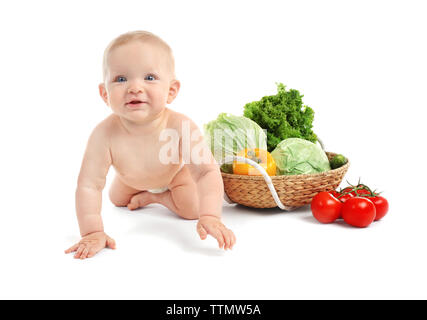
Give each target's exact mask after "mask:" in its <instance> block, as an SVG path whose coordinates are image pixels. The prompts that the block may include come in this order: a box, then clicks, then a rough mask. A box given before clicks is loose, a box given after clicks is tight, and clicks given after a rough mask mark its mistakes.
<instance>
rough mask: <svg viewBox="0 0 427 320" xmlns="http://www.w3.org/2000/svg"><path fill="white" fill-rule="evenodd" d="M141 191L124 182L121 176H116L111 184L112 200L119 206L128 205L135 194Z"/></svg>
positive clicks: (110, 193)
mask: <svg viewBox="0 0 427 320" xmlns="http://www.w3.org/2000/svg"><path fill="white" fill-rule="evenodd" d="M139 192H141V190H137V189H134V188H132V187H129V186H128V185H126V184H124V183H123V182H122V181H121V180H120V179H119V177H117V176H115V177H114V180H113V182H112V184H111V188H110V192H109V196H110V200H111V202H112V203H113V204H114V205H115V206H117V207H126V206H127V205H128V203H129V201H130V199H131V198H132V197H133V195H135V194H137V193H139Z"/></svg>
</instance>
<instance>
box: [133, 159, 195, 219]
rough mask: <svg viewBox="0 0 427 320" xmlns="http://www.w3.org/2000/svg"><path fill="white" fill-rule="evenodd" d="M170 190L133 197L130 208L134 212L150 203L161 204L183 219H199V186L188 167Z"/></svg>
mask: <svg viewBox="0 0 427 320" xmlns="http://www.w3.org/2000/svg"><path fill="white" fill-rule="evenodd" d="M168 188H169V190H168V191H165V192H162V193H151V192H148V191H143V192H140V193H138V194H136V195H134V196H133V197H132V199H131V201H130V203H129V205H128V208H129V209H131V210H133V209H136V208H139V207H143V206H146V205H147V204H149V203H160V204H162V205H164V206H165V207H167V208H168V209H169V210H171V211H172V212H174V213H176V214H177V215H179V216H180V217H182V218H185V219H198V218H199V210H198V209H199V200H198V195H197V186H196V184H195V182H194V181H193V178H192V177H191V174H190V172H189V170H188V168H187V167H186V166H184V167H183V168H182V169H181V170H180V171H179V172H178V173H177V175H176V176H175V177H174V178H173V180H172V181H171V183H170V185H168Z"/></svg>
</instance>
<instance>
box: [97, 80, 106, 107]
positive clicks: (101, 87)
mask: <svg viewBox="0 0 427 320" xmlns="http://www.w3.org/2000/svg"><path fill="white" fill-rule="evenodd" d="M98 88H99V95H100V96H101V98H102V100H104V102H105V103H106V104H107V105H108V95H107V90H106V89H105V84H104V83H100V84H99V86H98Z"/></svg>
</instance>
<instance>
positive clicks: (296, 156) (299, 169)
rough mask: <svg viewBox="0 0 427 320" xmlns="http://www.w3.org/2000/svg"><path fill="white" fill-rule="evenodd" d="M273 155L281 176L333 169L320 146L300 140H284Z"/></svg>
mask: <svg viewBox="0 0 427 320" xmlns="http://www.w3.org/2000/svg"><path fill="white" fill-rule="evenodd" d="M271 155H272V156H273V158H274V161H276V166H277V169H278V174H281V175H282V174H286V175H291V174H309V173H318V172H323V171H327V170H330V169H331V167H330V165H329V160H328V157H327V156H326V154H325V152H324V151H323V150H322V149H321V148H320V147H319V146H318V145H316V144H314V143H312V142H310V141H307V140H304V139H300V138H289V139H286V140H283V141H282V142H280V143H279V144H278V145H277V147H276V148H275V149H274V151H273V152H272V153H271Z"/></svg>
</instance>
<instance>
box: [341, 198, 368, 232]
mask: <svg viewBox="0 0 427 320" xmlns="http://www.w3.org/2000/svg"><path fill="white" fill-rule="evenodd" d="M341 214H342V217H343V219H344V221H345V222H347V223H348V224H350V225H352V226H355V227H359V228H365V227H367V226H369V225H370V224H371V223H372V222H373V221H374V219H375V215H376V209H375V205H374V204H373V203H372V201H371V200H369V199H367V198H363V197H354V198H351V199H348V200H347V201H346V202H345V203H344V204H343V206H342V213H341Z"/></svg>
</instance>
